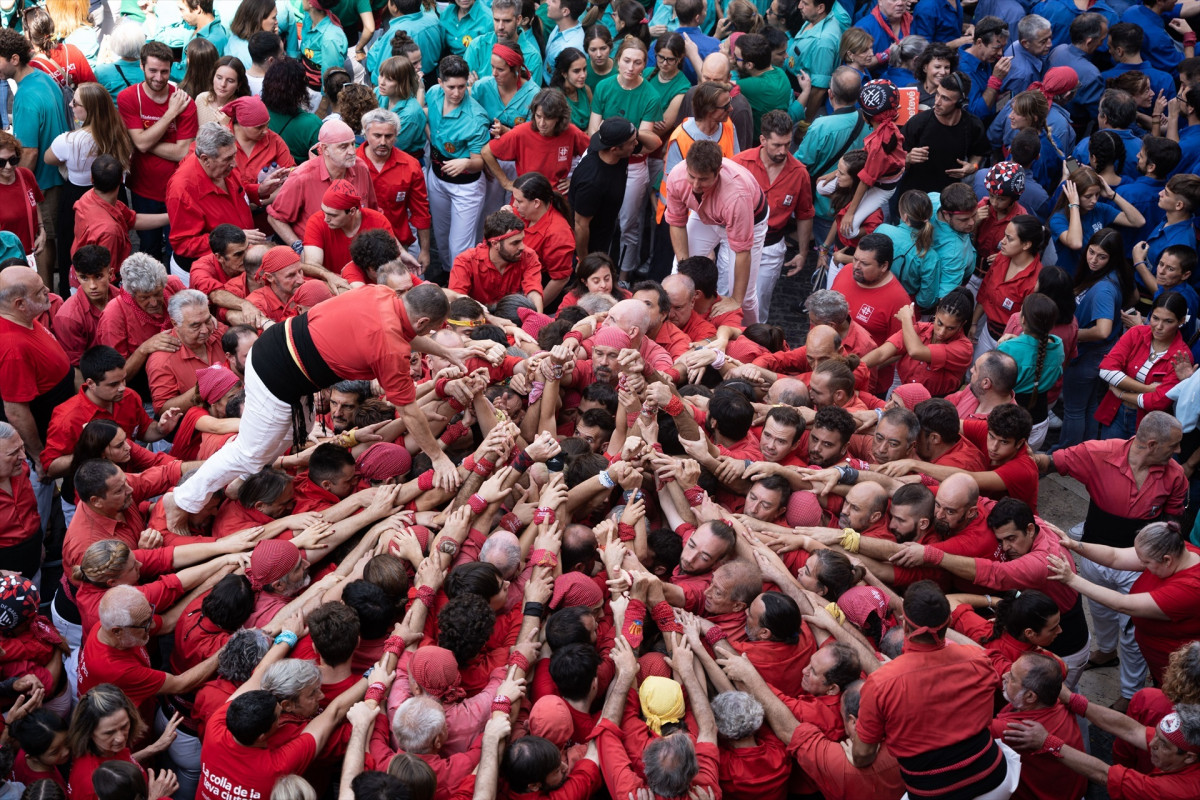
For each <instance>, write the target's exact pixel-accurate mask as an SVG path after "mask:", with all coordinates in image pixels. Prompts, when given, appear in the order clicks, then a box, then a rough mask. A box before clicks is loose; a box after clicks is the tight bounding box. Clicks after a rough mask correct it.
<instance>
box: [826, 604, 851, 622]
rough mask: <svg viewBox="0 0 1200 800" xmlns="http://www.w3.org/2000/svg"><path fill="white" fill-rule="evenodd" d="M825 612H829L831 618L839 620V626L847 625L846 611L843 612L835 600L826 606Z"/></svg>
mask: <svg viewBox="0 0 1200 800" xmlns="http://www.w3.org/2000/svg"><path fill="white" fill-rule="evenodd" d="M825 610H826V611H828V612H829V615H830V616H831V617H833V618H834V619H835V620H837V624H838V625H844V624H845V622H846V613H845V612H844V611H842V609H841V606H839V605H838V604H837V601H836V600H835V601H834V602H832V603H829V604H828V605H826V606H825Z"/></svg>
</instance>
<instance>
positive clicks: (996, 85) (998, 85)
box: [987, 75, 1004, 92]
mask: <svg viewBox="0 0 1200 800" xmlns="http://www.w3.org/2000/svg"><path fill="white" fill-rule="evenodd" d="M1003 87H1004V81H1002V80H1000V79H999V78H997V77H996V76H995V75H992V76H991V77H989V78H988V82H987V88H989V89H991V90H993V91H996V92H998V91H1000V90H1001V89H1002V88H1003Z"/></svg>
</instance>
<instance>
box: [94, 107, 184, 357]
mask: <svg viewBox="0 0 1200 800" xmlns="http://www.w3.org/2000/svg"><path fill="white" fill-rule="evenodd" d="M131 88H136V87H131ZM126 91H129V90H128V89H126ZM185 288H187V287H185V286H184V285H183V282H182V281H181V280H179V278H176V277H175V276H174V275H172V276H170V277H168V278H167V285H166V288H164V289H163V315H162V317H161V318H158V319H155V318H153V317H149V316H147V315H146V314H145V313H144V312H143V311H142V310H141V309H140V308H138V307H137V305H136V304H135V303H134V301H133V298H132V297H131V296H130V295H129V293H128V292H124V291H122V292H121V294H120V295H119V296H117V297H116V298H114V300H113V301H112V302H111V303H109V304H108V305H106V306H105V307H104V313H103V314H102V315H100V324H99V325H97V326H96V344H106V345H108V346H109V347H111V348H113V349H115V350H116V351H117V352H118V353H120V354H121V355H123V356H125V357H126V358H129V356H130V355H132V354H133V351H134V350H137V349H138V348H139V347H140V346H141V344H142V342H144V341H146V340H147V339H149V338H150V337H151V336H153V335H154V334H156V333H162V332H163V331H166V330H170V329H171V317H170V316H168V315H167V301H169V300H170V299H171V296H172V295H174V294H175V293H176V292H179V291H182V290H183V289H185Z"/></svg>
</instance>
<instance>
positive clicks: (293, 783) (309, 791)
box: [270, 775, 317, 800]
mask: <svg viewBox="0 0 1200 800" xmlns="http://www.w3.org/2000/svg"><path fill="white" fill-rule="evenodd" d="M270 800H317V790H316V789H314V788H313V787H312V784H311V783H309V782H308V781H306V780H304V778H301V777H300V776H299V775H283V776H281V777H280V778H279V780H277V781H275V786H274V788H272V789H271V798H270Z"/></svg>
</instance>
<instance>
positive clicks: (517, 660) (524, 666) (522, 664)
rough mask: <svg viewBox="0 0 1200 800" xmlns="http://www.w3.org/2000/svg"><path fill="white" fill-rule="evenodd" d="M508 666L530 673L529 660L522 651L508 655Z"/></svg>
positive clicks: (515, 651) (514, 651)
mask: <svg viewBox="0 0 1200 800" xmlns="http://www.w3.org/2000/svg"><path fill="white" fill-rule="evenodd" d="M508 666H510V667H516V668H517V669H519V670H522V671H524V672H529V659H528V658H526V657H525V654H524V653H522V652H521V651H520V650H513V651H511V652H510V653H509V654H508Z"/></svg>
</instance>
